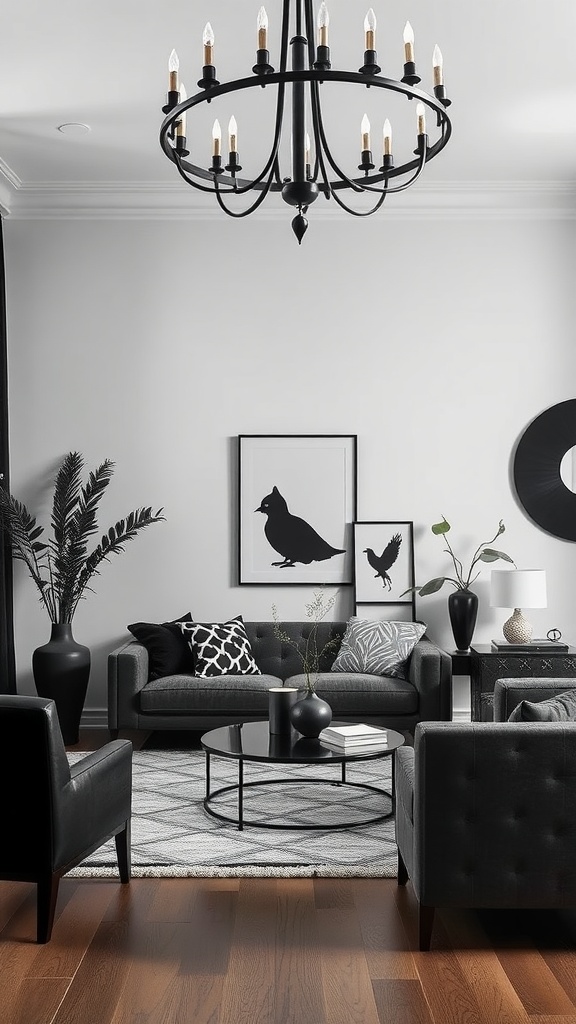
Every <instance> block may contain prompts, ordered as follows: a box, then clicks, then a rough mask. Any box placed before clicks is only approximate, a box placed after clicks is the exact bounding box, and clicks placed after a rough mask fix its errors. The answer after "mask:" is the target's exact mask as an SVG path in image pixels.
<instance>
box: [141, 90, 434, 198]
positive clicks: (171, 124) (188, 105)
mask: <svg viewBox="0 0 576 1024" xmlns="http://www.w3.org/2000/svg"><path fill="white" fill-rule="evenodd" d="M290 82H317V83H318V84H319V85H323V84H324V83H329V82H343V83H346V84H351V83H352V84H355V85H361V86H364V88H370V87H372V86H373V87H374V88H376V89H387V90H388V91H391V92H396V93H399V94H403V95H404V96H406V97H408V99H411V100H417V101H419V102H421V103H424V104H425V106H427V107H429V108H430V109H431V110H433V111H434V113H435V114H436V117H437V126H438V128H439V129H440V131H441V134H440V138H439V139H438V140H437V141H436V142H435V143H433V145H431V146H428V147H427V151H426V159H425V161H424V162H425V163H428V161H429V160H431V159H433V157H435V156H436V155H437V154H438V153H440V152H441V150H443V149H444V147H445V145H446V144H447V142H448V140H449V139H450V136H451V134H452V122H451V121H450V117H449V116H448V114H447V112H446V109H445V108H444V106H443V105H442V103H441V101H439V100H437V99H435V98H432V96H430V95H429V94H428V93H426V92H424V91H423V90H422V89H417V88H416V87H415V86H412V85H406V84H405V83H403V82H400V81H396V80H395V79H392V78H383V77H381V76H380V75H363V74H360V73H359V72H354V71H314V70H304V71H284V72H279V71H278V72H273V73H272V74H268V75H266V79H265V81H262V79H261V78H257V77H255V76H252V77H250V78H239V79H236V80H234V81H231V82H223V83H220V84H219V85H215V86H212V87H211V88H210V89H204V90H202V91H200V92H198V93H196V94H195V95H194V96H190V97H188V98H187V99H186V100H184V101H183V102H182V103H179V104H178V105H177V106H175V107H173V109H172V110H171V111H170V112H169V113H168V114H167V115H166V117H165V118H164V121H163V122H162V125H161V126H160V145H161V147H162V149H163V150H164V153H165V154H166V156H167V157H168V158H169V159H170V160H172V161H173V163H180V164H181V165H182V168H183V169H184V170H185V171H187V173H189V174H193V175H195V176H196V177H197V178H201V179H202V180H204V181H212V182H213V180H214V173H213V171H211V170H209V169H208V168H204V167H200V166H199V165H197V164H194V163H192V162H191V161H187V160H186V159H185V158H182V157H179V156H178V151H177V149H176V148H175V147H174V146H173V144H172V142H171V139H172V138H173V135H174V128H175V125H176V124H177V122H178V121H179V120H180V118H181V115H182V114H183V113H186V112H187V111H188V110H192V109H193V108H194V107H196V106H198V104H200V103H210V102H211V100H213V99H217V98H218V96H225V95H226V94H227V93H231V92H240V91H241V90H244V89H254V88H267V87H268V86H271V85H283V84H289V83H290ZM418 166H419V160H418V159H417V158H415V159H414V160H411V161H409V162H407V163H404V164H400V165H399V166H398V167H393V168H391V169H390V170H389V171H388V172H387V173H383V172H378V173H377V174H371V175H368V176H364V175H363V176H362V177H359V178H353V179H352V180H353V181H354V182H355V183H356V184H358V185H361V186H365V185H373V184H378V183H379V182H382V181H385V180H386V179H387V178H395V177H399V176H402V175H404V174H409V173H410V172H411V171H413V170H416V168H417V167H418ZM221 178H222V183H225V184H227V185H230V186H232V189H231V190H232V191H238V189H241V188H249V187H253V188H254V189H258V190H260V189H264V188H265V187H266V186H265V183H264V182H262V181H258V180H257V179H254V181H251V180H250V179H242V178H239V177H235V178H232V177H231V176H229V175H222V176H221ZM189 184H190V185H192V186H193V187H197V186H196V182H194V181H192V180H190V181H189ZM234 185H236V186H237V188H235V187H234ZM330 187H331V188H332V189H344V188H348V187H349V186H348V184H347V182H346V181H341V180H339V179H334V180H331V181H330ZM282 188H283V184H282V183H281V182H275V181H273V182H272V184H271V186H270V191H271V192H280V191H282ZM318 188H319V190H320V191H321V192H325V191H327V189H326V186H325V185H324V184H323V183H322V182H318ZM202 191H208V192H210V193H212V194H213V193H214V192H216V191H217V189H216V187H215V186H212V187H211V188H206V187H204V189H202Z"/></svg>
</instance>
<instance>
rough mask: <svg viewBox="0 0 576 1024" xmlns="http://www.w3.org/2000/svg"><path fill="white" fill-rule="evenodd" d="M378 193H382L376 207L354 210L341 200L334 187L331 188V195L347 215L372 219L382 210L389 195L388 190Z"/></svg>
mask: <svg viewBox="0 0 576 1024" xmlns="http://www.w3.org/2000/svg"><path fill="white" fill-rule="evenodd" d="M373 191H376V190H373ZM378 191H379V192H380V195H379V196H378V199H377V200H376V202H375V203H374V206H372V207H371V208H370V209H369V210H354V209H352V207H351V206H348V204H347V203H345V202H344V200H343V199H340V197H339V196H338V193H337V192H336V191H335V189H333V188H332V186H330V195H331V196H332V198H333V199H334V200H336V202H337V204H338V206H340V207H341V208H342V209H343V210H345V211H346V213H350V214H352V216H353V217H371V216H372V214H373V213H376V212H377V211H378V210H379V209H380V207H381V206H382V203H383V202H384V200H385V199H386V196H387V195H388V190H387V189H379V190H378Z"/></svg>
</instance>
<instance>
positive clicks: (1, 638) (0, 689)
mask: <svg viewBox="0 0 576 1024" xmlns="http://www.w3.org/2000/svg"><path fill="white" fill-rule="evenodd" d="M7 349H8V344H7V338H6V278H5V273H4V233H3V222H2V217H1V216H0V484H1V485H2V486H3V487H5V488H6V489H7V490H9V488H10V475H9V460H8V454H9V443H8V351H7ZM0 693H16V666H15V659H14V613H13V601H12V553H11V550H10V545H9V543H8V541H7V539H6V537H5V536H4V534H3V533H2V530H1V527H0Z"/></svg>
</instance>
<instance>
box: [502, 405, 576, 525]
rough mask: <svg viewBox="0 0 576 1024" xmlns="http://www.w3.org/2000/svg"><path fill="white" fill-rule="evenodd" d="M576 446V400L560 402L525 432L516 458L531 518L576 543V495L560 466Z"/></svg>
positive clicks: (516, 475) (516, 480) (519, 489)
mask: <svg viewBox="0 0 576 1024" xmlns="http://www.w3.org/2000/svg"><path fill="white" fill-rule="evenodd" d="M574 445H576V399H569V401H567V402H559V403H558V405H553V406H551V407H550V409H546V410H545V412H543V413H541V414H540V416H537V417H536V419H535V420H533V421H532V423H531V424H530V425H529V426H528V427H527V428H526V430H525V431H524V434H523V435H522V437H521V438H520V440H519V442H518V446H517V448H516V452H515V455H514V484H515V487H516V492H517V494H518V497H519V499H520V501H521V503H522V505H523V506H524V508H525V509H526V511H527V513H528V515H529V516H530V518H531V519H533V520H534V522H535V523H537V524H538V526H540V527H542V529H543V530H547V531H548V533H551V534H553V535H554V536H555V537H563V538H564V539H565V540H576V494H574V493H573V492H572V491H571V490H570V489H569V488H568V487H566V484H565V483H564V482H563V480H562V477H561V476H560V463H561V462H562V459H563V457H564V455H565V454H566V452H567V451H569V450H570V448H572V447H573V446H574Z"/></svg>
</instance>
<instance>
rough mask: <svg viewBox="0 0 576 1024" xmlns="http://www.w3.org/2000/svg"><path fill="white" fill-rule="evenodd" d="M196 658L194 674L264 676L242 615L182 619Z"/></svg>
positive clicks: (201, 676) (185, 633) (183, 628)
mask: <svg viewBox="0 0 576 1024" xmlns="http://www.w3.org/2000/svg"><path fill="white" fill-rule="evenodd" d="M180 629H181V631H182V634H183V636H184V637H185V638H186V640H187V641H188V644H189V645H190V649H191V651H192V657H193V659H194V675H196V676H199V677H200V678H203V679H205V678H207V677H209V676H229V675H234V676H242V675H260V669H259V668H258V665H257V664H256V662H255V660H254V655H253V654H252V647H251V646H250V641H249V639H248V636H247V634H246V629H245V627H244V622H243V620H242V616H241V615H237V616H236V618H234V619H229V620H228V622H181V623H180Z"/></svg>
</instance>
